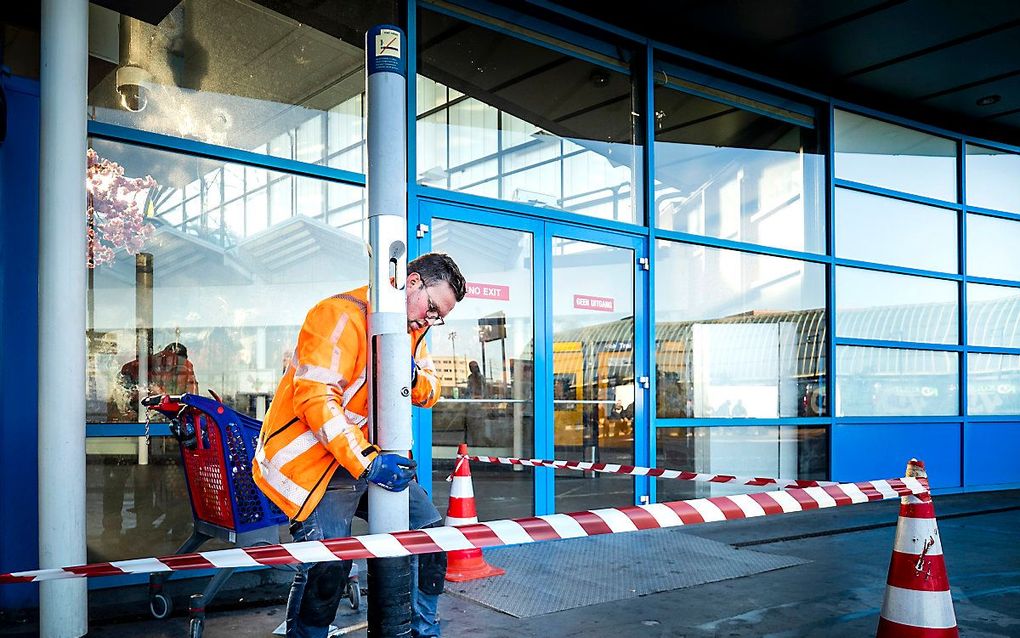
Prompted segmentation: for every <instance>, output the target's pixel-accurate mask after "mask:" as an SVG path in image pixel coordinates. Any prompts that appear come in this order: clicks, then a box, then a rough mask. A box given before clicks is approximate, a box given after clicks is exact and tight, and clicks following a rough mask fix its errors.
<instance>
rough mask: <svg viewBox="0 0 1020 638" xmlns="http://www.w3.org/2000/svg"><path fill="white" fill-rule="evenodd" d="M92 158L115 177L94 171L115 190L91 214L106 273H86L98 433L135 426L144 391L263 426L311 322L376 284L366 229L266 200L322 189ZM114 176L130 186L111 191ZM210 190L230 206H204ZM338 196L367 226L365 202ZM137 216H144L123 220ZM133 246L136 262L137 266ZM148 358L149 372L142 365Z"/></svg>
mask: <svg viewBox="0 0 1020 638" xmlns="http://www.w3.org/2000/svg"><path fill="white" fill-rule="evenodd" d="M92 148H93V149H94V151H95V153H96V161H97V162H101V161H110V162H115V163H116V164H115V165H113V166H112V167H111V165H109V164H107V165H105V166H107V167H108V169H104V170H100V168H98V167H99V164H96V165H95V167H94V168H93V169H92V170H94V171H96V175H97V178H98V179H99V180H100V181H102V180H107V181H109V183H110V184H117V186H116V188H107V187H101V188H98V189H95V188H94V189H92V192H93V195H92V196H90V202H89V203H90V205H91V206H92V208H93V209H94V210H95V211H96V213H95V217H94V219H95V227H94V228H95V232H96V236H97V244H96V247H95V252H94V256H95V258H96V260H97V262H99V263H97V265H96V267H95V268H93V269H90V271H89V289H88V300H89V305H88V308H89V312H88V319H87V321H88V330H89V357H88V371H87V372H88V374H87V377H88V383H89V385H88V392H89V395H88V419H89V421H90V422H100V423H104V422H116V421H129V422H130V421H137V420H138V419H139V417H138V410H137V405H136V401H137V394H138V386H139V385H141V386H142V387H143V389H145V390H146V391H156V392H162V391H168V392H180V391H186V390H188V391H194V389H196V388H201V389H202V390H203V391H204V389H205V388H212V389H213V390H215V391H216V392H217V393H218V394H219V395H220V396H221V397H223V399H224V400H225V401H226V402H228V403H230V404H231V405H232V406H234V407H235V408H236V409H238V410H239V411H242V412H246V413H248V414H250V415H253V416H255V415H256V412H257V409H258V408H257V407H256V406H257V405H262V404H263V403H264V402H265V401H267V400H268V399H269V398H270V397H271V395H272V392H273V391H274V390H275V388H276V384H277V383H278V382H279V379H280V376H281V375H282V368H283V366H284V365H285V364H284V362H285V361H287V360H288V359H289V352H288V348H289V347H290V346H291V345H292V341H293V340H294V339H296V337H297V331H298V329H299V327H300V325H301V322H302V320H303V319H304V316H305V313H306V312H307V311H308V309H309V308H311V306H312V305H314V304H315V303H316V302H317V301H319V300H320V299H322V298H324V297H326V296H328V295H331V294H334V293H336V292H338V291H343V290H347V289H350V288H354V287H356V286H359V285H363V284H364V283H365V282H366V281H367V279H368V258H367V253H366V251H365V244H364V241H365V237H364V236H363V235H362V234H361V232H360V231H361V227H360V226H354V231H355V233H356V234H353V233H351V232H347V231H345V230H343V229H339V228H336V227H334V226H331V225H330V224H329V223H328V222H327V221H326V210H325V207H324V205H323V201H322V199H321V198H318V199H316V198H312V199H307V200H301V201H295V200H292V199H291V198H289V197H276V196H272V197H270V196H269V195H268V194H267V193H269V192H272V191H273V189H275V188H276V187H277V186H278V185H279V184H281V183H289V182H294V183H296V184H297V185H298V187H299V188H298V190H300V189H301V188H305V187H310V188H309V190H311V191H315V190H318V189H321V186H322V184H323V182H321V181H319V180H314V179H310V178H301V177H293V176H289V175H283V174H280V173H275V172H272V171H247V170H245V167H242V166H238V165H232V164H227V163H224V162H216V161H212V160H206V159H199V158H195V157H189V156H184V155H177V154H174V153H168V152H163V151H154V150H149V149H145V148H139V147H134V146H129V145H125V144H119V143H114V142H107V141H103V140H93V142H92ZM116 170H122V171H123V177H122V178H120V181H119V182H118V181H110V180H115V177H114V175H115V173H114V172H110V171H116ZM146 176H151V178H152V182H151V183H149V184H146V185H144V186H145V187H144V188H142V189H140V190H139V189H137V185H136V183H135V182H136V179H143V178H145V177H146ZM209 183H214V184H220V185H224V184H230V185H231V186H230V188H226V189H224V191H225V192H226V193H229V195H226V194H224V192H221V193H220V195H217V196H208V194H209V193H210V192H215V190H216V189H207V188H205V187H204V185H205V184H209ZM196 185H198V186H196ZM337 186H338V187H340V188H344V189H346V190H348V191H349V193H350V197H351V199H353V200H356V201H358V202H359V204H358V205H357V209H358V210H359V216H361V215H363V206H362V204H361V203H360V202H361V200H362V196H363V192H364V191H363V189H362V188H360V187H354V186H340V185H337ZM193 188H197V190H198V192H199V194H198V195H197V196H196V197H195V198H194V201H195V206H194V210H195V211H196V213H195V215H194V216H193V217H191V218H190V219H188V220H182V217H181V216H179V215H177V214H176V212H177V211H178V210H180V204H179V203H178V202H180V200H181V194H182V193H186V192H190V190H191V189H193ZM220 202H226V203H224V204H221V203H220ZM130 204H134V205H135V207H136V210H138V211H146V212H147V215H145V216H138V217H136V218H130V217H129V216H126V215H125V214H123V213H118V212H117V211H118V210H123V209H125V208H126V205H130ZM268 209H271V213H270V211H269V210H268ZM132 246H133V247H134V249H138V250H140V251H141V252H140V254H139V255H137V256H136V255H132V254H130V252H129V248H132ZM146 264H148V266H146ZM147 267H148V268H151V276H148V275H147V274H146V272H145V270H146V268H147ZM267 299H272V300H273V301H272V303H267V301H266V300H267ZM142 356H145V357H148V360H149V363H148V365H147V366H140V365H139V360H140V357H142ZM139 367H142V368H145V367H147V368H148V370H149V378H148V379H147V380H146V379H139V378H138V369H139Z"/></svg>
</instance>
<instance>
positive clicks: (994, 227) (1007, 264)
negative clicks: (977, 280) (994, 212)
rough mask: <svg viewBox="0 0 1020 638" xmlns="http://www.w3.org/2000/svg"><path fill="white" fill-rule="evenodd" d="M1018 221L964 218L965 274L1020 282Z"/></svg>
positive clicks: (995, 218) (983, 217)
mask: <svg viewBox="0 0 1020 638" xmlns="http://www.w3.org/2000/svg"><path fill="white" fill-rule="evenodd" d="M1017 246H1020V221H1014V220H1012V219H1001V218H999V217H989V216H988V215H975V214H973V213H971V214H968V215H967V274H968V275H970V276H971V277H990V278H992V279H1013V280H1020V250H1017Z"/></svg>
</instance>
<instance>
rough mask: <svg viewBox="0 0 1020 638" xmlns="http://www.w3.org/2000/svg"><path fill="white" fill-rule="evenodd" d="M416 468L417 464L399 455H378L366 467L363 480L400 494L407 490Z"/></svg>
mask: <svg viewBox="0 0 1020 638" xmlns="http://www.w3.org/2000/svg"><path fill="white" fill-rule="evenodd" d="M417 468H418V462H417V461H414V460H411V459H409V458H407V457H404V456H400V455H399V454H380V455H379V456H377V457H375V460H374V461H372V464H371V465H369V466H368V473H367V474H366V475H365V478H367V479H368V480H369V481H371V482H373V483H375V484H376V485H378V486H379V487H381V488H383V489H386V490H389V491H391V492H401V491H403V490H405V489H407V485H408V483H410V482H411V479H413V478H414V474H415V470H416V469H417Z"/></svg>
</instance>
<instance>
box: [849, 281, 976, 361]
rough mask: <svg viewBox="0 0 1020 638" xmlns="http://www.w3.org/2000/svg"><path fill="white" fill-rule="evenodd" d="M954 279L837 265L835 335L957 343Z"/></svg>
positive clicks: (956, 298) (957, 323)
mask: <svg viewBox="0 0 1020 638" xmlns="http://www.w3.org/2000/svg"><path fill="white" fill-rule="evenodd" d="M957 291H958V286H957V284H956V283H955V282H952V281H945V280H941V279H928V278H925V277H913V276H910V275H898V274H894V273H888V272H877V271H874V270H862V269H859V268H843V267H837V268H836V336H839V337H851V338H856V339H886V340H890V341H919V342H922V343H953V344H955V343H959V315H958V307H959V300H958V292H957Z"/></svg>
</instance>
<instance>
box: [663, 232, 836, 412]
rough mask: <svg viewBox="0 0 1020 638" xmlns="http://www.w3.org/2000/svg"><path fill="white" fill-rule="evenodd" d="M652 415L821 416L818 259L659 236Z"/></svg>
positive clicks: (821, 335) (822, 357)
mask: <svg viewBox="0 0 1020 638" xmlns="http://www.w3.org/2000/svg"><path fill="white" fill-rule="evenodd" d="M656 260H657V262H656V272H655V295H656V304H655V339H656V343H655V349H656V370H655V374H656V383H657V391H656V395H657V396H656V415H657V416H658V417H659V418H685V417H686V418H689V417H699V418H701V417H719V418H727V417H749V418H777V417H796V416H823V415H825V414H827V406H826V398H825V394H826V389H825V385H826V384H825V342H826V334H825V323H826V319H825V288H826V286H825V267H824V266H822V265H821V264H814V263H809V262H804V261H799V260H795V259H785V258H781V257H768V256H762V255H753V254H749V253H741V252H737V251H734V250H724V249H719V248H708V247H703V246H694V245H690V244H681V243H677V242H668V241H659V242H658V244H657V252H656Z"/></svg>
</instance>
